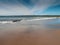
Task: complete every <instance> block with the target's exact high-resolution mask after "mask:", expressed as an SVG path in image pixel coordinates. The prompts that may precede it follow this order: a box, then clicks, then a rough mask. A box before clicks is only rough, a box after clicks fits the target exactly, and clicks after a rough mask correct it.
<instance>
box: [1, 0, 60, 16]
mask: <svg viewBox="0 0 60 45" xmlns="http://www.w3.org/2000/svg"><path fill="white" fill-rule="evenodd" d="M0 15H60V0H0Z"/></svg>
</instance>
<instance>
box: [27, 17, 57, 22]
mask: <svg viewBox="0 0 60 45" xmlns="http://www.w3.org/2000/svg"><path fill="white" fill-rule="evenodd" d="M48 19H56V17H51V18H39V19H32V20H27V21H36V20H48Z"/></svg>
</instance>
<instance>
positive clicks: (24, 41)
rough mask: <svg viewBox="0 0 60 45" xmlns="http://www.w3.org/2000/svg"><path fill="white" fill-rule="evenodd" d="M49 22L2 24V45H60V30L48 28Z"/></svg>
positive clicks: (0, 40) (0, 31)
mask: <svg viewBox="0 0 60 45" xmlns="http://www.w3.org/2000/svg"><path fill="white" fill-rule="evenodd" d="M47 22H49V21H47V20H46V21H34V22H24V23H25V24H26V25H24V24H22V22H21V23H17V24H0V45H60V29H59V28H56V29H55V28H48V27H47V26H46V25H47V24H48V23H47ZM50 22H51V21H50ZM46 23H47V24H46ZM28 24H29V25H28ZM45 24H46V25H45ZM48 25H49V24H48Z"/></svg>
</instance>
